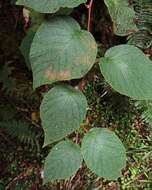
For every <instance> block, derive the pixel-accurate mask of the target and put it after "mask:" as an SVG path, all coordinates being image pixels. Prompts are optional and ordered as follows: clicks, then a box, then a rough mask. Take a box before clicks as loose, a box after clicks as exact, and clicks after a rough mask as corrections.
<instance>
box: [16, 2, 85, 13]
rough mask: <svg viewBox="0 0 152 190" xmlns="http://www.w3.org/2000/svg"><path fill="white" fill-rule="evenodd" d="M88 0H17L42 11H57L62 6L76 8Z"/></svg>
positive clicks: (19, 3) (21, 3)
mask: <svg viewBox="0 0 152 190" xmlns="http://www.w3.org/2000/svg"><path fill="white" fill-rule="evenodd" d="M86 1H87V0H17V2H16V4H17V5H24V6H26V7H30V8H32V9H34V10H35V11H37V12H41V13H55V12H57V11H58V10H59V9H60V8H66V7H67V8H74V7H77V6H78V5H80V4H82V3H86Z"/></svg>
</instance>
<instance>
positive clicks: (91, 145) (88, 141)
mask: <svg viewBox="0 0 152 190" xmlns="http://www.w3.org/2000/svg"><path fill="white" fill-rule="evenodd" d="M82 155H83V158H84V160H85V162H86V164H87V166H88V167H89V168H90V169H91V170H92V171H93V172H95V173H96V174H97V175H98V176H100V177H104V178H106V179H108V180H115V179H117V178H118V177H120V175H121V169H122V168H123V167H125V164H126V153H125V148H124V146H123V144H122V143H121V141H120V140H119V138H118V137H117V136H116V135H115V134H114V133H113V132H111V131H109V130H107V129H103V128H93V129H91V130H90V131H89V132H88V133H87V134H86V135H85V137H84V139H83V141H82Z"/></svg>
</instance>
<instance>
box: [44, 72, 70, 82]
mask: <svg viewBox="0 0 152 190" xmlns="http://www.w3.org/2000/svg"><path fill="white" fill-rule="evenodd" d="M45 75H46V77H47V78H48V79H49V80H56V79H58V80H64V79H68V78H69V77H70V76H71V72H70V71H69V70H63V71H59V72H53V71H50V70H47V71H46V73H45Z"/></svg>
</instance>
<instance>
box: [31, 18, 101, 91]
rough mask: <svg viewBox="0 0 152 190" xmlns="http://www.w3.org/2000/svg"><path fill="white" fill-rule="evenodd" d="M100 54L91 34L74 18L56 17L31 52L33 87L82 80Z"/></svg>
mask: <svg viewBox="0 0 152 190" xmlns="http://www.w3.org/2000/svg"><path fill="white" fill-rule="evenodd" d="M96 54H97V47H96V42H95V40H94V38H93V36H92V35H91V33H89V32H87V31H84V30H81V29H80V26H79V24H78V23H77V22H76V21H75V20H74V19H72V18H71V17H68V16H67V17H63V16H62V17H53V18H51V19H50V20H48V21H45V22H44V23H43V24H42V25H41V26H40V28H39V29H38V31H37V33H36V35H35V37H34V40H33V43H32V46H31V51H30V61H31V65H32V70H33V78H34V87H38V86H41V85H43V84H51V83H53V82H55V81H61V80H70V79H76V78H81V77H83V76H84V75H85V74H86V73H87V72H88V71H89V70H90V69H91V67H92V65H93V64H94V62H95V59H96Z"/></svg>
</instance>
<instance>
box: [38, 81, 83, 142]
mask: <svg viewBox="0 0 152 190" xmlns="http://www.w3.org/2000/svg"><path fill="white" fill-rule="evenodd" d="M86 109H87V101H86V97H85V96H84V95H83V94H82V92H81V91H78V90H76V89H74V88H72V87H71V86H67V85H59V86H55V87H54V88H52V89H51V90H50V91H49V92H48V93H47V94H46V95H45V96H44V99H43V101H42V104H41V107H40V115H41V119H42V125H43V128H44V132H45V143H44V144H45V145H47V144H49V143H52V142H54V141H57V140H59V139H62V138H63V137H65V136H67V135H68V134H70V133H72V132H73V131H75V130H76V129H78V128H79V127H80V124H81V122H82V121H83V119H85V115H86Z"/></svg>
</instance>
